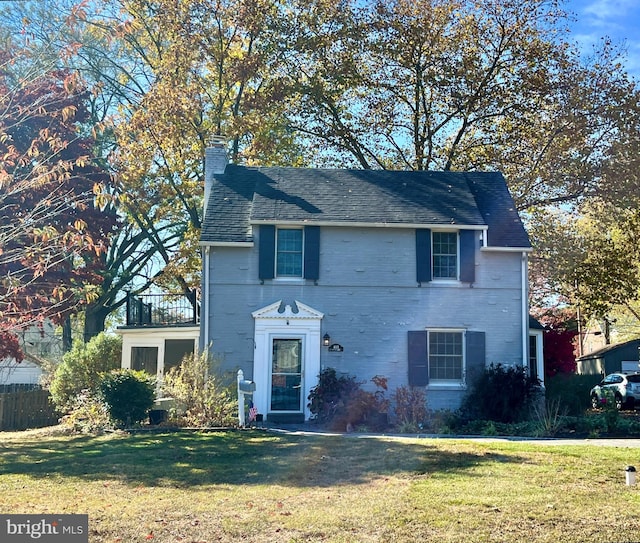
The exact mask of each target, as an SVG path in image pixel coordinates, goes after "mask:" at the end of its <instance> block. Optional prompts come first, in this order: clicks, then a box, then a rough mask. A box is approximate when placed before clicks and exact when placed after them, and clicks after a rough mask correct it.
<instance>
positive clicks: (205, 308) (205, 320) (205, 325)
mask: <svg viewBox="0 0 640 543" xmlns="http://www.w3.org/2000/svg"><path fill="white" fill-rule="evenodd" d="M209 251H210V247H209V246H208V245H205V246H204V255H203V256H204V258H203V260H204V263H203V264H204V266H203V267H204V274H203V278H202V282H203V285H202V292H203V297H202V298H203V299H202V316H201V318H200V325H201V327H202V352H206V351H208V349H209V322H210V319H209V306H210V304H209V260H210V253H209Z"/></svg>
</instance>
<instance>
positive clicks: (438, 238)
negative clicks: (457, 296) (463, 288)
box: [432, 232, 458, 279]
mask: <svg viewBox="0 0 640 543" xmlns="http://www.w3.org/2000/svg"><path fill="white" fill-rule="evenodd" d="M432 245H433V278H434V279H457V278H458V233H457V232H432Z"/></svg>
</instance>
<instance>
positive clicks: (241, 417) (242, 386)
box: [238, 370, 256, 428]
mask: <svg viewBox="0 0 640 543" xmlns="http://www.w3.org/2000/svg"><path fill="white" fill-rule="evenodd" d="M255 391H256V384H255V383H254V382H253V381H248V380H246V379H245V378H244V372H243V371H242V370H238V424H239V425H240V427H241V428H243V427H244V425H245V420H246V419H245V414H244V396H245V394H250V395H251V394H253V393H254V392H255Z"/></svg>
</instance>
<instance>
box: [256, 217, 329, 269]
mask: <svg viewBox="0 0 640 543" xmlns="http://www.w3.org/2000/svg"><path fill="white" fill-rule="evenodd" d="M258 254H259V257H258V276H259V278H260V280H261V281H264V280H267V279H276V278H283V279H309V280H312V281H317V280H318V278H319V277H320V227H319V226H313V225H309V226H304V227H291V226H286V227H284V226H283V227H280V226H278V227H276V226H275V225H272V224H264V225H261V226H260V229H259V242H258Z"/></svg>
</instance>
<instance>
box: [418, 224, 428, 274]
mask: <svg viewBox="0 0 640 543" xmlns="http://www.w3.org/2000/svg"><path fill="white" fill-rule="evenodd" d="M416 281H417V282H418V283H427V282H429V281H431V230H429V229H428V228H421V229H417V230H416Z"/></svg>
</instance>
